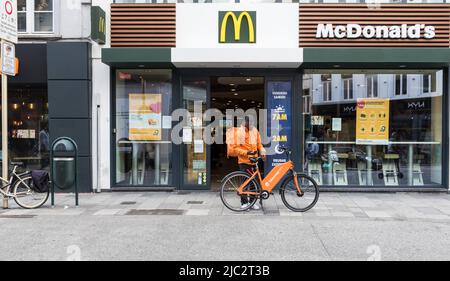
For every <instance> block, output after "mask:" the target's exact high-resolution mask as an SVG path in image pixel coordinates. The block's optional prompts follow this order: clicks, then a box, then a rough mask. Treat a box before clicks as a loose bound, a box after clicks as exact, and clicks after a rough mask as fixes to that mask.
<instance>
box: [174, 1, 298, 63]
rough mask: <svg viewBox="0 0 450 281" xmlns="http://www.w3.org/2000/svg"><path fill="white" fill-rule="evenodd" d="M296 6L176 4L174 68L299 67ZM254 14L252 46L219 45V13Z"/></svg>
mask: <svg viewBox="0 0 450 281" xmlns="http://www.w3.org/2000/svg"><path fill="white" fill-rule="evenodd" d="M298 9H299V6H298V4H292V3H283V4H282V3H271V4H269V3H262V4H251V3H238V4H236V3H231V4H230V3H222V4H219V3H215V4H182V3H179V4H177V18H176V38H177V39H176V41H177V42H176V43H177V47H176V48H174V49H172V62H173V63H174V65H175V66H177V67H268V68H277V67H282V68H284V67H286V68H296V67H299V66H300V64H301V62H302V61H303V51H302V49H300V48H299V45H298V26H299V18H298ZM226 11H249V12H250V11H255V12H256V22H255V23H254V25H255V29H256V42H255V43H220V42H219V26H220V25H221V23H219V12H226Z"/></svg>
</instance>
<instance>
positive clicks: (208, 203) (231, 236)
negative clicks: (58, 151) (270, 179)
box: [0, 192, 450, 260]
mask: <svg viewBox="0 0 450 281" xmlns="http://www.w3.org/2000/svg"><path fill="white" fill-rule="evenodd" d="M449 197H450V196H449V195H448V194H444V193H432V194H423V193H377V194H372V193H367V194H361V193H322V194H321V197H320V199H319V202H318V204H317V205H316V207H315V208H313V209H312V210H311V211H309V212H306V213H295V212H291V211H290V210H288V209H287V208H286V207H285V206H284V205H283V203H282V201H281V198H280V196H279V195H278V194H275V195H274V196H272V197H270V198H269V200H266V201H265V202H264V207H265V208H264V211H263V210H260V211H253V210H252V211H248V212H243V213H235V212H232V211H230V210H228V209H227V208H225V207H224V206H223V205H222V202H221V201H220V198H219V196H218V194H217V193H213V192H189V193H188V194H180V193H176V192H173V193H155V192H149V193H142V192H141V193H101V194H82V195H81V196H80V206H79V207H78V208H75V207H74V206H73V204H74V200H73V199H74V197H73V194H57V197H56V203H57V205H56V207H55V208H51V207H50V206H49V204H48V203H47V204H46V205H45V206H44V207H43V208H41V209H37V210H23V209H20V208H19V207H18V206H16V205H15V204H14V203H13V202H12V201H11V206H10V207H11V208H10V209H8V210H0V227H1V229H2V231H1V232H0V239H4V240H7V239H9V238H10V237H14V241H15V243H3V244H2V245H0V260H66V259H71V258H73V256H71V255H70V254H68V253H73V249H79V253H80V259H81V260H280V259H282V260H436V259H437V260H448V259H450V257H449V255H448V249H450V235H449V233H450V200H449ZM124 202H128V203H133V202H135V203H134V204H123V203H124ZM17 245H20V247H17ZM75 252H76V251H75Z"/></svg>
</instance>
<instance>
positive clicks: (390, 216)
mask: <svg viewBox="0 0 450 281" xmlns="http://www.w3.org/2000/svg"><path fill="white" fill-rule="evenodd" d="M49 201H50V200H49ZM52 215H55V216H81V215H84V216H99V217H101V216H152V215H161V216H165V215H170V216H174V215H175V216H295V217H298V218H299V219H304V220H309V219H330V218H340V219H355V218H356V219H362V220H400V221H443V222H444V221H445V222H447V221H450V195H449V194H446V193H329V192H326V193H325V192H324V193H321V195H320V199H319V202H318V203H317V205H316V206H315V207H314V209H313V210H311V211H309V212H307V213H294V212H291V211H289V210H288V209H287V208H286V207H285V206H284V205H283V203H282V202H281V198H280V197H279V195H278V194H276V195H275V196H272V197H271V198H270V199H269V200H266V201H264V210H260V211H250V212H245V213H234V212H231V211H229V210H228V209H226V208H225V207H224V206H223V204H222V202H221V200H220V198H219V195H218V193H213V192H187V193H186V192H183V193H178V192H172V193H168V192H133V193H121V192H120V193H119V192H117V193H110V192H108V193H100V194H81V195H80V207H78V208H74V195H73V194H58V195H57V196H56V207H55V208H51V207H50V202H48V203H47V204H46V205H45V206H44V207H42V208H40V209H37V210H23V209H21V208H19V207H18V206H17V205H15V203H14V202H13V201H11V203H10V209H8V210H0V219H2V218H14V217H18V218H20V217H29V216H52Z"/></svg>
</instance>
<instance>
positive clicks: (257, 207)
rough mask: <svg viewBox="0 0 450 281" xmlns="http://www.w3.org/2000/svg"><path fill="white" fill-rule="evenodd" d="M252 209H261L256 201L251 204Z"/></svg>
mask: <svg viewBox="0 0 450 281" xmlns="http://www.w3.org/2000/svg"><path fill="white" fill-rule="evenodd" d="M252 209H253V210H256V211H257V210H259V209H261V206H259V204H258V203H255V205H253V207H252Z"/></svg>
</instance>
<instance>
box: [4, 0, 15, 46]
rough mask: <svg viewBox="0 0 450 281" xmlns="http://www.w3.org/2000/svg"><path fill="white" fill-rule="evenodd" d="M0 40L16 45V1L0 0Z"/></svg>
mask: <svg viewBox="0 0 450 281" xmlns="http://www.w3.org/2000/svg"><path fill="white" fill-rule="evenodd" d="M0 39H3V40H6V41H9V42H13V43H15V44H17V0H0Z"/></svg>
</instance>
